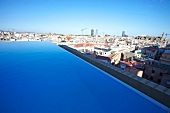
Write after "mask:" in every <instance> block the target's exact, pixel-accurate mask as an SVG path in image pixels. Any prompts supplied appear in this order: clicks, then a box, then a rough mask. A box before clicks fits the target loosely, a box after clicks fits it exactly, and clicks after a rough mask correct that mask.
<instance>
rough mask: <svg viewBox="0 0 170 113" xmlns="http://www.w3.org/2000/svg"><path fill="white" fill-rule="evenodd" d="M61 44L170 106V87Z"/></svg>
mask: <svg viewBox="0 0 170 113" xmlns="http://www.w3.org/2000/svg"><path fill="white" fill-rule="evenodd" d="M59 46H60V47H62V48H64V49H65V50H67V51H69V52H71V53H73V54H74V55H76V56H78V57H80V58H81V59H83V60H85V61H87V62H89V63H91V64H92V65H94V66H96V67H98V68H100V69H101V70H103V71H105V72H107V73H109V74H110V75H112V76H114V77H115V78H117V79H119V80H121V81H123V82H124V83H126V84H128V85H130V86H132V87H133V88H135V89H137V90H139V91H140V92H142V93H144V94H146V95H148V96H149V97H151V98H153V99H155V100H156V101H158V102H160V103H162V104H164V105H165V106H167V107H170V89H168V88H166V87H163V86H160V85H158V84H156V83H153V82H151V81H149V80H146V79H144V78H140V77H137V76H136V75H134V74H130V73H129V72H125V71H124V70H121V69H119V68H117V67H114V66H112V65H110V64H107V63H105V62H102V61H99V60H97V59H95V58H91V57H90V56H87V55H85V54H82V53H80V52H78V51H77V50H75V49H73V48H70V47H68V46H65V45H59Z"/></svg>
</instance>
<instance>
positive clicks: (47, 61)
mask: <svg viewBox="0 0 170 113" xmlns="http://www.w3.org/2000/svg"><path fill="white" fill-rule="evenodd" d="M0 48H1V49H0V59H1V60H0V67H1V69H0V75H1V76H0V92H1V93H0V106H1V108H0V112H1V113H3V112H5V113H6V112H7V113H23V112H24V113H37V112H41V113H47V112H49V113H53V112H57V113H113V112H115V113H125V112H129V113H136V112H138V113H155V112H158V113H167V112H168V110H169V108H167V107H165V106H164V105H162V104H160V103H158V102H157V101H155V100H153V99H151V98H150V97H148V96H146V95H144V94H142V93H141V92H139V91H137V90H135V89H134V88H132V87H130V86H128V85H126V84H125V83H123V82H121V81H119V80H118V79H116V78H114V77H113V76H111V75H109V74H107V73H105V72H103V71H102V70H100V69H98V68H96V67H94V66H92V65H91V64H89V63H87V62H86V61H84V60H82V59H80V58H78V57H76V56H75V55H73V54H72V53H69V52H67V51H66V50H64V49H62V48H60V47H59V46H57V45H55V44H52V43H50V42H45V41H44V42H43V41H40V42H0Z"/></svg>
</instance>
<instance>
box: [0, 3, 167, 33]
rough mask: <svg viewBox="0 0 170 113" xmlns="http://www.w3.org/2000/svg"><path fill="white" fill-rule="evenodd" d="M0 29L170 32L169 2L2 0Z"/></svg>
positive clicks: (66, 31) (67, 31)
mask: <svg viewBox="0 0 170 113" xmlns="http://www.w3.org/2000/svg"><path fill="white" fill-rule="evenodd" d="M0 10H1V14H0V29H5V30H8V29H9V28H10V29H15V31H33V32H46V33H49V32H51V33H64V34H81V29H82V28H88V29H87V30H85V31H84V34H90V30H91V29H98V31H99V34H103V33H102V32H104V33H106V34H110V35H121V32H122V31H126V34H128V35H135V36H136V35H144V34H146V35H152V36H158V35H161V34H162V32H165V33H170V0H1V1H0Z"/></svg>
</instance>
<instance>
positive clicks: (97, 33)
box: [96, 29, 98, 37]
mask: <svg viewBox="0 0 170 113" xmlns="http://www.w3.org/2000/svg"><path fill="white" fill-rule="evenodd" d="M96 37H98V29H96Z"/></svg>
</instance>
